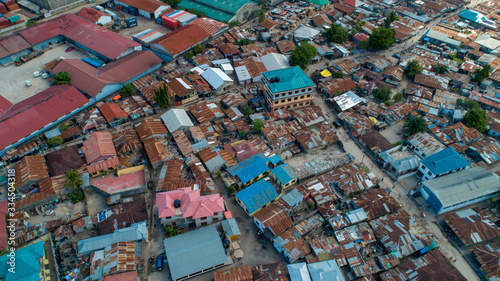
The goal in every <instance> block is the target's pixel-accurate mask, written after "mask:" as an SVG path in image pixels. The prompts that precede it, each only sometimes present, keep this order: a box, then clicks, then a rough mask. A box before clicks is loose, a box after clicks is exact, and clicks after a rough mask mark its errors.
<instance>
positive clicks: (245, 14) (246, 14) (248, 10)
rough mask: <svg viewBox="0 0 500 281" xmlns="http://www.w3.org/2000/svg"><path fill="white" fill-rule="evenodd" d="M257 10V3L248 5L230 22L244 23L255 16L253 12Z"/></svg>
mask: <svg viewBox="0 0 500 281" xmlns="http://www.w3.org/2000/svg"><path fill="white" fill-rule="evenodd" d="M256 10H257V5H256V3H247V4H245V5H243V7H241V9H239V10H238V11H237V12H236V15H235V16H234V18H232V19H231V20H230V21H238V22H244V21H245V20H247V19H248V18H250V17H252V16H253V12H254V11H256Z"/></svg>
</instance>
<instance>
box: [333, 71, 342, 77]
mask: <svg viewBox="0 0 500 281" xmlns="http://www.w3.org/2000/svg"><path fill="white" fill-rule="evenodd" d="M332 76H333V78H344V73H343V72H342V71H339V72H334V73H333V75H332Z"/></svg>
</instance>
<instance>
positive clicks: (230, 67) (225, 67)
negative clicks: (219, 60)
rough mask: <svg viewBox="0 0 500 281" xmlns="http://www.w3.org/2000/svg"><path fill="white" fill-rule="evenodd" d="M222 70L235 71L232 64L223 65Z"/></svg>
mask: <svg viewBox="0 0 500 281" xmlns="http://www.w3.org/2000/svg"><path fill="white" fill-rule="evenodd" d="M220 67H221V69H222V70H224V71H227V70H234V68H233V66H232V65H231V64H230V63H223V64H221V65H220Z"/></svg>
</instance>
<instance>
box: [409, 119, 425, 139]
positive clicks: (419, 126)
mask: <svg viewBox="0 0 500 281" xmlns="http://www.w3.org/2000/svg"><path fill="white" fill-rule="evenodd" d="M405 127H406V128H407V129H408V131H410V135H413V134H415V133H418V132H425V131H427V123H426V122H425V119H424V117H414V116H413V115H410V117H409V118H408V119H407V120H406V123H405Z"/></svg>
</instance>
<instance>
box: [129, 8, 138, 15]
mask: <svg viewBox="0 0 500 281" xmlns="http://www.w3.org/2000/svg"><path fill="white" fill-rule="evenodd" d="M128 8H129V13H130V14H131V15H132V16H138V15H139V9H137V8H136V7H130V6H129V7H128Z"/></svg>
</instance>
